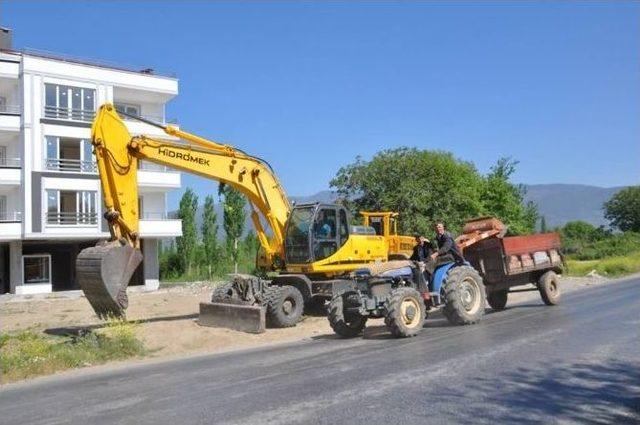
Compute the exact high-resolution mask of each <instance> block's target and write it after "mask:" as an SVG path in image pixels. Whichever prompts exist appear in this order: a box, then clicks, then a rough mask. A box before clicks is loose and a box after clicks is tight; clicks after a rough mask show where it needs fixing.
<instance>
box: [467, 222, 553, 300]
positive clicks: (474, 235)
mask: <svg viewBox="0 0 640 425" xmlns="http://www.w3.org/2000/svg"><path fill="white" fill-rule="evenodd" d="M506 230H507V229H506V227H505V226H504V224H503V223H502V222H501V221H500V220H497V219H495V218H489V217H483V218H479V219H475V220H471V221H469V222H467V224H466V225H465V226H464V229H463V234H462V235H461V236H460V237H458V239H457V240H456V242H457V243H458V245H459V246H460V248H461V249H462V250H463V253H464V257H465V259H466V260H467V261H468V262H469V263H471V265H472V266H473V267H474V268H475V269H476V270H477V271H478V272H479V273H480V275H481V276H482V279H483V282H484V285H485V288H486V292H487V302H488V303H489V305H490V306H491V308H493V309H494V310H503V309H504V308H505V307H506V305H507V300H508V297H509V293H510V292H522V291H539V292H540V296H541V298H542V300H543V301H544V303H545V304H547V305H555V304H557V303H558V302H559V301H560V294H561V292H560V284H559V279H558V275H559V274H561V273H562V270H563V267H564V259H563V256H562V252H561V247H562V245H561V241H560V235H558V233H555V232H554V233H540V234H535V235H527V236H508V237H505V233H506ZM531 284H532V285H534V286H533V287H532V286H530V285H531Z"/></svg>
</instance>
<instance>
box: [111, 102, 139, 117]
mask: <svg viewBox="0 0 640 425" xmlns="http://www.w3.org/2000/svg"><path fill="white" fill-rule="evenodd" d="M115 107H116V111H118V112H124V113H125V114H129V115H135V116H136V117H139V116H140V105H132V104H130V103H120V102H118V103H116V104H115ZM125 118H126V117H125Z"/></svg>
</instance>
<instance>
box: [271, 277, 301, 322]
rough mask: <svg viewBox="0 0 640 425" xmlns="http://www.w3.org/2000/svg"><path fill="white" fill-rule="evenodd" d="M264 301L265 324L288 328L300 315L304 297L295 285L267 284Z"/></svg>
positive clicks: (297, 320) (298, 319)
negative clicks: (265, 305)
mask: <svg viewBox="0 0 640 425" xmlns="http://www.w3.org/2000/svg"><path fill="white" fill-rule="evenodd" d="M264 301H265V303H266V304H267V324H268V325H269V326H271V327H274V328H290V327H292V326H295V325H296V323H298V322H299V321H300V318H301V317H302V312H303V311H304V298H303V297H302V293H301V292H300V290H299V289H298V288H296V287H295V286H291V285H284V286H267V287H266V288H265V289H264Z"/></svg>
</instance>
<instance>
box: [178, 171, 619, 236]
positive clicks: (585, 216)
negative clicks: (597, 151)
mask: <svg viewBox="0 0 640 425" xmlns="http://www.w3.org/2000/svg"><path fill="white" fill-rule="evenodd" d="M524 188H525V190H526V194H525V201H527V202H528V201H532V202H534V203H535V204H536V205H538V211H539V213H540V215H541V216H544V217H545V220H546V222H547V227H548V228H553V227H556V226H562V225H564V224H565V223H567V222H568V221H573V220H583V221H586V222H588V223H591V224H593V225H595V226H600V225H605V226H606V225H607V224H608V223H607V221H606V220H605V218H604V215H603V210H602V204H603V203H604V202H606V201H607V200H609V199H610V198H611V196H613V194H615V193H616V192H618V191H619V190H620V189H624V186H619V187H598V186H588V185H580V184H531V185H524ZM290 199H291V201H292V202H294V203H296V204H305V203H312V202H322V203H331V202H333V201H334V200H335V199H336V193H335V192H333V191H330V190H323V191H320V192H318V193H316V194H314V195H310V196H292V197H291V198H290ZM202 212H203V207H202V205H200V206H199V207H198V210H197V213H196V223H197V225H198V231H199V230H200V228H201V225H202ZM216 213H217V214H218V225H219V236H220V237H222V236H223V230H222V206H221V205H220V204H216ZM172 215H173V216H175V212H174V213H173V214H172ZM252 228H253V224H252V223H251V218H250V217H249V214H248V213H247V223H246V226H245V229H246V230H245V231H248V230H249V229H252Z"/></svg>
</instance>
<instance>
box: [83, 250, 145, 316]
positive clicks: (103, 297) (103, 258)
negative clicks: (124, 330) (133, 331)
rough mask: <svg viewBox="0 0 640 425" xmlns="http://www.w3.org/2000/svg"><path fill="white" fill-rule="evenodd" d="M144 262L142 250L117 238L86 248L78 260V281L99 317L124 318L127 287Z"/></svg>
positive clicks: (126, 304)
mask: <svg viewBox="0 0 640 425" xmlns="http://www.w3.org/2000/svg"><path fill="white" fill-rule="evenodd" d="M141 262H142V253H141V252H140V250H139V249H136V248H133V247H132V246H130V245H128V244H125V245H123V244H121V243H120V242H118V241H114V242H108V243H103V244H99V245H96V246H94V247H90V248H86V249H83V250H82V251H81V252H80V254H79V255H78V258H77V259H76V275H77V277H78V283H79V284H80V288H81V289H82V292H84V295H85V296H86V297H87V300H88V301H89V304H91V307H93V310H94V311H95V312H96V314H97V315H98V317H100V318H102V319H107V318H111V317H118V318H121V317H124V315H125V310H126V309H127V307H128V305H129V299H128V298H127V286H128V285H129V280H130V279H131V276H132V275H133V272H134V271H135V270H136V268H137V267H138V265H139V264H140V263H141Z"/></svg>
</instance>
